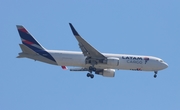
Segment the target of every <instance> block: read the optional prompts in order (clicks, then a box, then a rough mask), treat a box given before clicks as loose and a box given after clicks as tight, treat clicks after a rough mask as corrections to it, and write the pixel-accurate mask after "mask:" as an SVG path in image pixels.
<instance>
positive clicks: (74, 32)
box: [69, 23, 80, 36]
mask: <svg viewBox="0 0 180 110" xmlns="http://www.w3.org/2000/svg"><path fill="white" fill-rule="evenodd" d="M69 25H70V28H71V30H72V32H73V34H74V35H75V36H80V35H79V34H78V32H77V31H76V30H75V28H74V26H73V25H72V24H71V23H69Z"/></svg>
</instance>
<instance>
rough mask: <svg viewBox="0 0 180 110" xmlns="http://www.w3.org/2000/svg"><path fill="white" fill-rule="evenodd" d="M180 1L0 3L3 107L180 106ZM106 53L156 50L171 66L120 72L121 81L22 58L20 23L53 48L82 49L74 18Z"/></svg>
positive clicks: (139, 109)
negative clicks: (154, 73) (156, 75)
mask: <svg viewBox="0 0 180 110" xmlns="http://www.w3.org/2000/svg"><path fill="white" fill-rule="evenodd" d="M179 4H180V1H179V0H171V1H170V0H151V1H144V0H136V1H135V0H125V1H120V0H119V1H117V0H114V1H102V0H99V1H95V0H93V1H70V0H66V1H62V0H51V1H44V0H38V1H37V0H31V1H28V0H18V1H17V0H14V1H12V0H3V1H1V2H0V16H1V19H0V24H1V27H0V30H1V32H0V38H1V44H0V45H1V46H0V49H1V57H0V61H1V70H0V110H40V109H42V110H72V109H74V110H94V109H99V110H102V109H103V110H109V109H116V110H119V109H123V110H135V109H136V110H163V109H164V110H178V109H180V104H179V103H180V94H179V93H180V86H179V84H180V74H179V62H180V59H179V56H180V49H179V41H180V37H179V36H180V21H179V20H180V11H179V10H180V7H179ZM69 22H71V23H72V24H73V25H74V27H75V28H76V29H77V31H78V32H79V34H80V35H81V36H82V37H84V39H86V40H87V41H88V42H89V43H90V44H91V45H93V46H94V47H95V48H96V49H98V50H99V51H100V52H109V53H124V54H140V55H152V56H157V57H160V58H162V59H163V60H164V61H165V62H167V63H168V64H169V67H168V68H167V69H165V70H162V71H159V74H158V77H157V78H156V79H154V78H153V73H151V72H135V71H124V70H119V71H116V76H115V78H104V77H102V76H97V75H95V78H94V79H93V80H92V79H90V78H87V77H86V72H69V71H64V70H62V69H61V68H60V67H58V66H53V65H49V64H45V63H41V62H35V61H33V60H30V59H17V58H16V56H17V55H18V53H19V52H21V50H20V48H19V46H18V44H19V43H21V41H20V38H19V35H18V33H17V29H16V27H15V25H17V24H20V25H23V26H25V27H26V28H27V29H28V31H29V32H30V33H31V34H32V35H33V36H34V37H35V38H36V39H37V40H38V41H39V42H40V43H41V44H42V45H43V46H44V47H46V48H48V49H59V50H75V51H80V49H79V47H78V43H77V41H76V39H75V38H74V36H73V34H72V32H71V30H70V27H69V25H68V23H69Z"/></svg>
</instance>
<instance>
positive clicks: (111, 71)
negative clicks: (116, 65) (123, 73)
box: [99, 69, 115, 77]
mask: <svg viewBox="0 0 180 110" xmlns="http://www.w3.org/2000/svg"><path fill="white" fill-rule="evenodd" d="M99 74H100V75H102V76H105V77H114V76H115V69H104V70H103V71H102V72H99Z"/></svg>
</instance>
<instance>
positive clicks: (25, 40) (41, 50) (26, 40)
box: [17, 25, 56, 62]
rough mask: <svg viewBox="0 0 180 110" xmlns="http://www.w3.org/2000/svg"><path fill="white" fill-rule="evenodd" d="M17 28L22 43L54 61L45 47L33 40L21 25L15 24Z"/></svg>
mask: <svg viewBox="0 0 180 110" xmlns="http://www.w3.org/2000/svg"><path fill="white" fill-rule="evenodd" d="M17 29H18V32H19V35H20V37H21V41H22V43H23V44H24V45H26V46H27V47H29V48H30V49H32V50H33V51H35V52H36V53H38V54H39V55H41V56H43V57H45V58H48V59H50V60H52V61H54V62H56V61H55V59H54V58H53V57H52V56H51V55H50V54H49V53H48V52H47V51H46V49H45V48H44V47H43V46H41V44H40V43H38V41H37V40H35V39H34V38H33V36H32V35H31V34H30V33H29V32H28V31H27V30H26V29H25V28H24V27H23V26H21V25H17Z"/></svg>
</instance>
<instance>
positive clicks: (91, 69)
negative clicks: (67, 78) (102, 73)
mask: <svg viewBox="0 0 180 110" xmlns="http://www.w3.org/2000/svg"><path fill="white" fill-rule="evenodd" d="M93 71H96V68H95V67H93V66H90V67H89V72H90V73H87V77H90V78H91V79H93V78H94V74H92V72H93Z"/></svg>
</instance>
